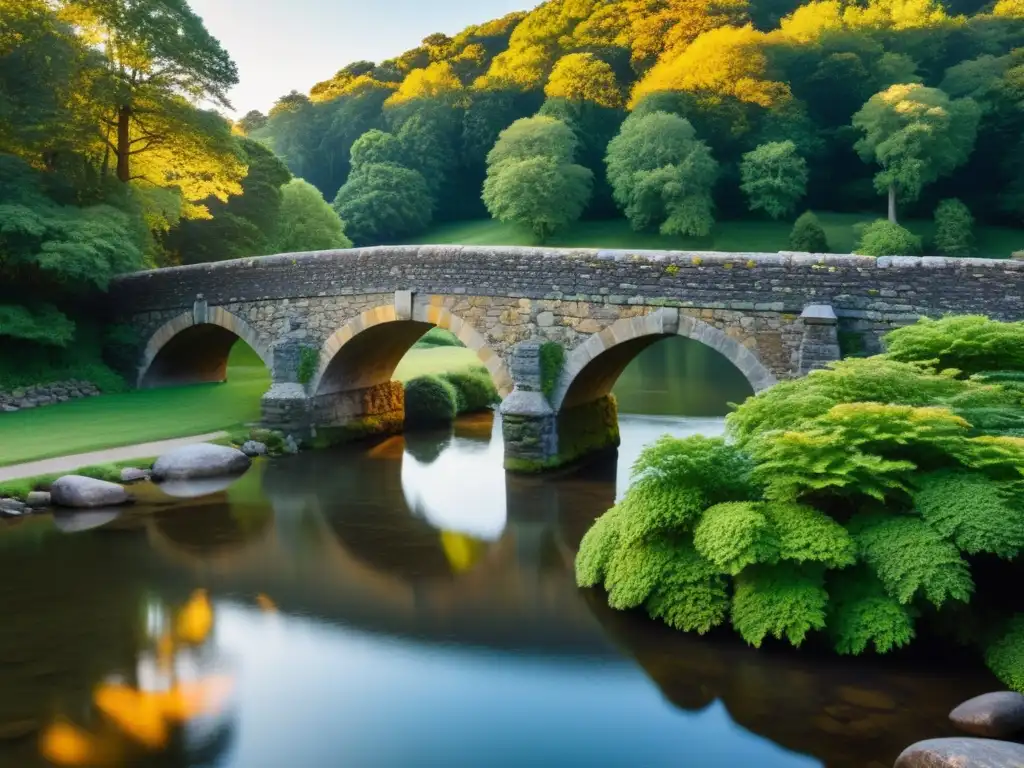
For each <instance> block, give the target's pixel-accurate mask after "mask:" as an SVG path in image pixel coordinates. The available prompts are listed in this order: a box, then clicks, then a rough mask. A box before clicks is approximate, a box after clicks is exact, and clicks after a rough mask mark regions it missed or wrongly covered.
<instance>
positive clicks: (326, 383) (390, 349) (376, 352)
mask: <svg viewBox="0 0 1024 768" xmlns="http://www.w3.org/2000/svg"><path fill="white" fill-rule="evenodd" d="M442 302H443V297H441V296H425V297H422V298H421V297H417V300H416V301H414V302H412V301H410V302H409V303H408V304H407V306H406V307H405V308H404V311H403V310H402V308H400V307H399V306H398V303H399V302H398V301H396V303H395V304H386V305H382V306H379V307H374V308H373V309H368V310H366V311H365V312H363V313H362V314H360V315H359V316H358V317H355V318H353V319H352V320H350V321H349V322H347V323H346V324H345V325H344V326H342V327H341V328H339V329H338V330H337V331H335V332H334V333H333V334H332V335H331V336H330V337H329V338H328V339H327V340H326V341H325V342H324V344H323V347H322V348H321V351H320V361H319V365H318V367H317V372H316V374H315V375H314V376H313V378H312V380H311V381H310V384H309V390H308V391H309V393H310V394H311V395H314V396H316V395H323V394H331V393H334V392H340V391H347V390H357V389H363V388H366V387H372V386H376V385H379V384H384V383H386V382H388V381H390V379H391V376H392V374H393V373H394V370H395V368H396V367H397V366H398V363H399V362H400V361H401V359H402V357H403V356H404V355H405V353H406V352H408V351H409V348H410V347H412V345H413V344H415V343H416V342H417V341H418V340H419V339H420V337H421V336H423V334H424V333H426V332H427V331H428V330H430V328H431V327H436V328H443V329H445V330H447V331H451V332H452V333H454V334H455V335H456V336H457V337H458V339H459V341H461V342H462V343H463V344H465V345H466V347H467V348H468V349H471V350H472V351H473V352H474V353H476V356H477V357H478V358H479V359H480V362H481V363H483V365H484V367H485V368H486V369H487V370H488V372H489V373H490V374H491V379H492V380H493V381H494V386H495V388H496V389H497V390H498V393H499V394H500V395H501V396H502V397H505V396H507V395H508V394H509V393H510V392H511V391H512V386H513V384H512V376H511V374H510V373H509V371H508V368H507V367H506V366H505V361H504V360H503V359H502V358H501V356H500V355H499V354H498V353H497V352H495V351H494V350H493V349H492V348H491V347H490V346H489V345H488V343H487V339H485V338H484V336H483V334H481V333H480V332H479V331H477V330H476V328H474V327H473V325H472V324H471V323H469V322H468V321H466V320H464V319H463V318H461V317H459V316H458V315H455V314H453V313H452V312H451V311H450V310H449V309H447V308H446V307H444V306H443V304H442Z"/></svg>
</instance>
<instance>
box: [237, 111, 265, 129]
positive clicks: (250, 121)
mask: <svg viewBox="0 0 1024 768" xmlns="http://www.w3.org/2000/svg"><path fill="white" fill-rule="evenodd" d="M268 119H269V118H268V117H267V116H266V115H264V114H263V113H262V112H260V111H259V110H258V109H251V110H249V111H248V112H246V113H245V114H244V115H243V116H242V118H241V119H240V120H239V121H238V127H239V128H241V129H242V132H243V133H245V135H246V136H248V135H249V134H251V133H253V132H254V131H259V130H261V129H263V128H266V127H267V120H268Z"/></svg>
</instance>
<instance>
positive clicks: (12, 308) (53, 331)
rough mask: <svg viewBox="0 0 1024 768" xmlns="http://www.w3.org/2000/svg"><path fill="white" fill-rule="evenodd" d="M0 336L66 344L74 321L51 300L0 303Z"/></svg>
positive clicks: (57, 344)
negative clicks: (25, 305)
mask: <svg viewBox="0 0 1024 768" xmlns="http://www.w3.org/2000/svg"><path fill="white" fill-rule="evenodd" d="M0 336H7V337H10V338H12V339H24V340H27V341H34V342H36V343H39V344H49V345H51V346H56V347H66V346H67V345H68V343H69V342H70V341H71V340H72V339H73V338H74V336H75V324H74V323H73V322H72V321H71V320H70V319H69V318H68V317H67V315H65V314H64V313H63V312H61V311H60V310H58V309H57V308H56V307H55V306H53V305H52V304H39V305H37V306H35V307H32V308H29V307H24V306H21V305H20V304H0Z"/></svg>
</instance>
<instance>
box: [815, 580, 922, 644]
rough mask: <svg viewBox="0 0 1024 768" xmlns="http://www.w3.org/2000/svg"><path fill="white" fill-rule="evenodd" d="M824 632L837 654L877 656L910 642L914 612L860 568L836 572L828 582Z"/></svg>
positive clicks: (912, 634) (912, 633) (912, 637)
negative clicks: (870, 651)
mask: <svg viewBox="0 0 1024 768" xmlns="http://www.w3.org/2000/svg"><path fill="white" fill-rule="evenodd" d="M828 593H829V598H830V599H829V615H828V630H829V634H830V635H831V636H832V640H833V642H834V644H835V649H836V652H837V653H842V654H861V653H863V652H864V651H866V650H867V649H868V646H870V645H874V647H875V650H876V651H877V652H878V653H888V652H889V651H891V650H892V649H893V648H902V647H903V646H905V645H907V644H909V643H910V642H911V641H912V640H913V639H914V634H915V632H914V618H915V611H914V609H913V607H912V606H909V605H903V604H902V603H901V602H900V601H899V600H897V599H896V598H894V597H892V596H891V595H889V594H888V593H887V592H886V591H885V587H884V586H882V582H881V581H879V580H878V578H877V577H876V576H875V575H874V574H873V573H871V572H870V571H869V570H868V569H867V568H865V567H864V566H860V567H858V568H855V569H852V570H848V571H840V572H836V573H835V574H834V575H833V576H832V577H831V578H830V579H829V581H828Z"/></svg>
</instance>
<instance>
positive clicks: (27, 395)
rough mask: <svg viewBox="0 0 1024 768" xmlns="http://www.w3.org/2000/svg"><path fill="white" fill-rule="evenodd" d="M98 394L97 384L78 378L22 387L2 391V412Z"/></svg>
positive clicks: (0, 398) (0, 407)
mask: <svg viewBox="0 0 1024 768" xmlns="http://www.w3.org/2000/svg"><path fill="white" fill-rule="evenodd" d="M98 394H100V390H99V388H98V387H97V386H96V385H95V384H93V383H91V382H88V381H79V380H78V379H70V380H68V381H55V382H53V383H51V384H36V385H35V386H31V387H20V388H18V389H13V390H11V391H9V392H4V391H0V413H14V412H15V411H21V410H27V409H29V408H41V407H43V406H47V405H56V404H57V403H66V402H67V401H68V400H77V399H78V398H81V397H95V396H96V395H98Z"/></svg>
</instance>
